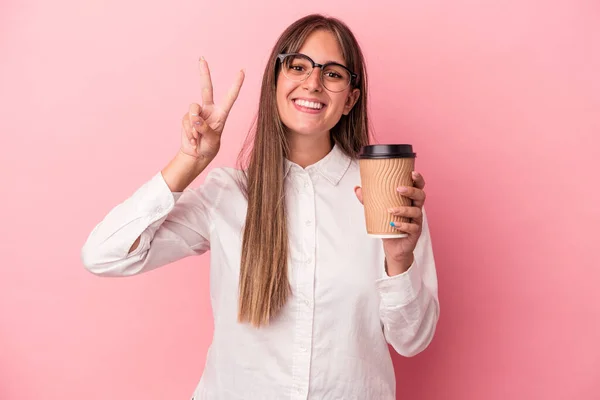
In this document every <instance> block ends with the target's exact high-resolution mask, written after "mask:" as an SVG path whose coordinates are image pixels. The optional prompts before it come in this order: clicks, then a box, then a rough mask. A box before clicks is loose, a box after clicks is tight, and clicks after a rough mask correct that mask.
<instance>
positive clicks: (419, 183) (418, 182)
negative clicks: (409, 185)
mask: <svg viewBox="0 0 600 400" xmlns="http://www.w3.org/2000/svg"><path fill="white" fill-rule="evenodd" d="M412 176H413V181H414V182H415V186H416V187H418V188H419V189H423V188H425V179H424V178H423V175H421V174H420V173H418V172H416V171H414V172H413V173H412Z"/></svg>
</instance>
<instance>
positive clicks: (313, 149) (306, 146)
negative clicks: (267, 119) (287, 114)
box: [288, 132, 333, 168]
mask: <svg viewBox="0 0 600 400" xmlns="http://www.w3.org/2000/svg"><path fill="white" fill-rule="evenodd" d="M288 146H289V155H288V159H289V160H290V161H291V162H293V163H295V164H298V165H299V166H301V167H302V168H306V167H308V166H309V165H312V164H315V163H316V162H318V161H319V160H321V159H322V158H323V157H325V156H326V155H327V154H329V152H330V151H331V149H332V148H333V142H332V140H331V136H330V134H329V132H327V133H326V134H323V135H319V137H314V136H312V135H311V136H308V135H298V134H290V135H288Z"/></svg>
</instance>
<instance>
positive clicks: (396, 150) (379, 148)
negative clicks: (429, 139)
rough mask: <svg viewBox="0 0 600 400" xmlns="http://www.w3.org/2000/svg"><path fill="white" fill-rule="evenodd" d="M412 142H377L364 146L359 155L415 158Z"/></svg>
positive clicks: (364, 156)
mask: <svg viewBox="0 0 600 400" xmlns="http://www.w3.org/2000/svg"><path fill="white" fill-rule="evenodd" d="M416 156H417V154H416V153H413V148H412V145H410V144H375V145H370V146H364V147H363V148H362V150H361V151H360V154H359V155H358V157H359V158H414V157H416Z"/></svg>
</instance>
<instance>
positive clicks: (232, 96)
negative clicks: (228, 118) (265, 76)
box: [223, 70, 246, 114]
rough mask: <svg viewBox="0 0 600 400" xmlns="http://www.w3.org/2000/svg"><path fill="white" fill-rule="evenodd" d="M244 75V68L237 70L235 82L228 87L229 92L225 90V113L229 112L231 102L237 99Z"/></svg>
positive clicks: (231, 105)
mask: <svg viewBox="0 0 600 400" xmlns="http://www.w3.org/2000/svg"><path fill="white" fill-rule="evenodd" d="M245 76H246V74H245V73H244V70H241V71H240V72H238V75H237V77H236V79H235V82H234V83H233V85H232V86H231V88H230V89H229V92H227V96H225V100H224V103H223V109H224V110H225V113H227V114H229V111H230V110H231V107H233V103H235V101H236V100H237V98H238V95H239V94H240V89H241V88H242V84H243V83H244V77H245Z"/></svg>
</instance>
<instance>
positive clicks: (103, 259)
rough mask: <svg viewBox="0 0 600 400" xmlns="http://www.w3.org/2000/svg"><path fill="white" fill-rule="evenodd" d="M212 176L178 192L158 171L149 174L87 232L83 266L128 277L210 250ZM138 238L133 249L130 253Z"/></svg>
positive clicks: (213, 196)
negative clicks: (129, 195) (143, 181)
mask: <svg viewBox="0 0 600 400" xmlns="http://www.w3.org/2000/svg"><path fill="white" fill-rule="evenodd" d="M215 175H216V174H214V173H213V172H211V173H209V174H208V176H207V177H206V180H205V182H204V183H203V184H202V185H201V186H200V187H199V188H197V189H194V190H192V189H187V190H185V191H184V192H182V193H172V192H171V191H170V189H169V187H168V186H167V184H166V182H165V181H164V179H163V177H162V174H161V173H160V172H159V173H157V174H156V175H154V177H152V179H151V180H150V181H148V182H146V183H145V184H144V185H143V186H142V187H140V188H139V189H138V190H137V191H136V192H135V193H134V194H133V195H132V196H131V197H129V198H128V199H126V200H125V201H124V202H122V203H121V204H119V205H117V206H116V207H115V208H113V209H112V210H111V211H110V212H109V213H108V214H107V215H106V217H105V218H104V219H103V220H102V221H101V222H100V223H99V224H98V225H96V227H95V228H94V229H93V230H92V232H91V233H90V235H89V237H88V238H87V241H86V242H85V244H84V246H83V248H82V250H81V258H82V261H83V264H84V266H85V268H86V269H87V270H89V271H90V272H92V273H94V274H97V275H103V276H129V275H135V274H139V273H141V272H146V271H150V270H152V269H155V268H158V267H160V266H163V265H166V264H169V263H171V262H173V261H176V260H178V259H181V258H184V257H187V256H192V255H199V254H202V253H204V252H206V251H207V250H209V248H210V243H209V239H210V230H211V225H210V207H211V204H214V203H215V202H216V198H217V197H218V196H220V195H221V190H220V185H219V184H218V182H216V181H215V179H214V176H215ZM138 237H140V243H139V245H138V247H137V248H136V249H135V250H134V251H132V252H131V253H129V249H130V248H131V245H132V244H133V243H134V242H135V240H136V239H137V238H138Z"/></svg>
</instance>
